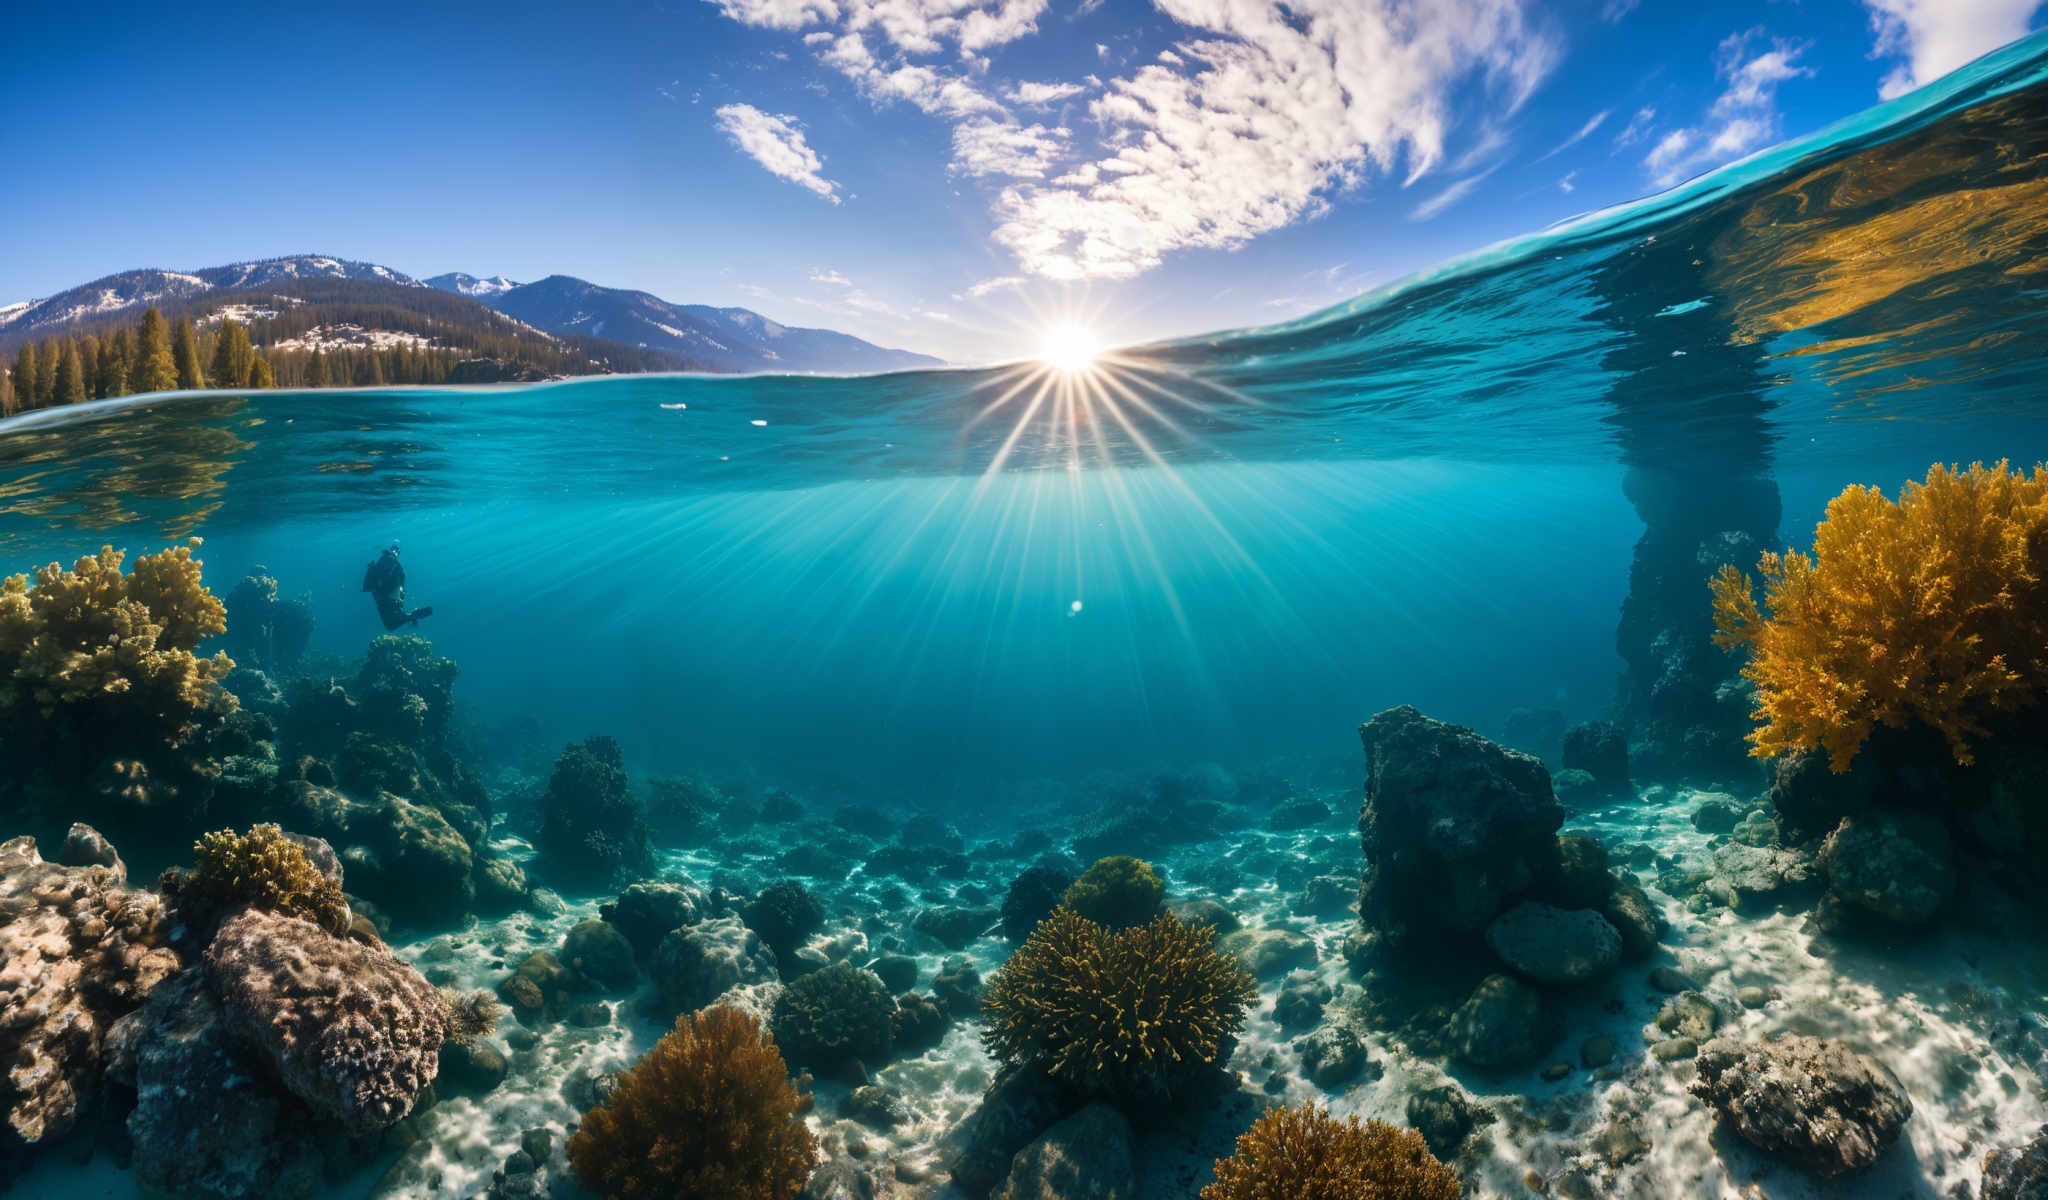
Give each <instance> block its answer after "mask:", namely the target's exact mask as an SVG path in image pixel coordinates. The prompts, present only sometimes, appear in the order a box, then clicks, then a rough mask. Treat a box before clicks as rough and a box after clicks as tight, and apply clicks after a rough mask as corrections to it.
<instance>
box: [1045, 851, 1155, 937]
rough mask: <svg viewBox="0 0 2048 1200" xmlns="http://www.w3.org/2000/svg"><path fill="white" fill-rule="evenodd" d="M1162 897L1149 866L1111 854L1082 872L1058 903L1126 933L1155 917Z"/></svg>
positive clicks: (1127, 856)
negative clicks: (1124, 930)
mask: <svg viewBox="0 0 2048 1200" xmlns="http://www.w3.org/2000/svg"><path fill="white" fill-rule="evenodd" d="M1165 896H1166V885H1165V884H1163V883H1161V882H1160V880H1159V873H1158V872H1157V871H1154V870H1153V869H1152V864H1151V863H1148V862H1144V861H1142V860H1140V859H1135V858H1132V857H1131V856H1130V855H1128V854H1112V855H1110V856H1109V857H1108V858H1104V859H1098V860H1097V861H1096V863H1095V865H1094V866H1092V867H1089V868H1088V869H1087V870H1085V871H1083V872H1081V877H1080V878H1079V879H1076V880H1075V881H1074V883H1073V886H1072V887H1069V888H1068V889H1067V893H1066V895H1065V896H1064V897H1062V898H1061V900H1060V903H1061V904H1062V905H1064V906H1066V907H1067V908H1071V909H1073V910H1074V911H1075V912H1077V913H1079V914H1081V915H1082V916H1084V917H1086V918H1088V919H1089V920H1090V921H1093V922H1095V923H1096V924H1098V925H1108V926H1110V927H1111V928H1113V929H1125V928H1129V927H1130V926H1133V925H1143V924H1145V923H1147V922H1148V921H1150V920H1152V918H1154V917H1156V916H1158V915H1159V906H1160V904H1161V902H1162V901H1163V900H1164V898H1165Z"/></svg>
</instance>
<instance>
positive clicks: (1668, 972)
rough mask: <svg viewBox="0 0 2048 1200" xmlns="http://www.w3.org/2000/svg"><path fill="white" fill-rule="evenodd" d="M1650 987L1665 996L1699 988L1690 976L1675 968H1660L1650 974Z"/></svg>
mask: <svg viewBox="0 0 2048 1200" xmlns="http://www.w3.org/2000/svg"><path fill="white" fill-rule="evenodd" d="M1650 986H1651V987H1653V988H1656V989H1657V990H1658V991H1660V992H1663V993H1664V994H1665V995H1667V996H1675V995H1677V994H1678V993H1680V992H1689V991H1692V990H1693V989H1695V988H1697V987H1699V984H1697V983H1694V982H1693V981H1692V976H1690V975H1687V974H1686V973H1685V972H1683V971H1681V970H1679V969H1678V968H1677V967H1673V966H1661V967H1658V968H1657V969H1655V970H1653V971H1651V972H1650Z"/></svg>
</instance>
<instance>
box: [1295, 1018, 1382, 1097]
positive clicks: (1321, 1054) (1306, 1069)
mask: <svg viewBox="0 0 2048 1200" xmlns="http://www.w3.org/2000/svg"><path fill="white" fill-rule="evenodd" d="M1297 1053H1298V1054H1299V1055H1300V1057H1301V1072H1302V1074H1303V1075H1305V1076H1307V1077H1308V1081H1309V1082H1310V1083H1313V1084H1315V1085H1316V1086H1317V1087H1319V1088H1322V1089H1323V1090H1324V1091H1336V1090H1337V1089H1339V1088H1341V1087H1342V1086H1343V1085H1344V1084H1346V1083H1349V1082H1350V1081H1351V1080H1353V1079H1355V1078H1357V1077H1358V1073H1359V1072H1360V1071H1362V1070H1364V1069H1365V1065H1366V1055H1365V1042H1364V1040H1363V1039H1361V1038H1360V1037H1359V1036H1358V1032H1357V1031H1356V1030H1354V1029H1352V1028H1351V1026H1349V1025H1345V1024H1337V1025H1325V1026H1323V1027H1322V1028H1321V1029H1318V1030H1316V1031H1315V1032H1314V1033H1311V1034H1309V1035H1308V1036H1307V1037H1304V1038H1302V1039H1301V1041H1300V1042H1299V1043H1297Z"/></svg>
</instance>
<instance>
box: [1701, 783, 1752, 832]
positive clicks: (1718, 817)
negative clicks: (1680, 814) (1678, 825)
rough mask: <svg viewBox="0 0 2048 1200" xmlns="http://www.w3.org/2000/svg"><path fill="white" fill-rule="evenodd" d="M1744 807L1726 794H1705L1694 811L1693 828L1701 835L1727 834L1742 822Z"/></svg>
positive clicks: (1702, 794)
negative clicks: (1737, 823)
mask: <svg viewBox="0 0 2048 1200" xmlns="http://www.w3.org/2000/svg"><path fill="white" fill-rule="evenodd" d="M1743 811H1744V810H1743V807H1742V805H1741V804H1739V803H1738V802H1737V801H1736V799H1735V797H1733V796H1731V795H1729V794H1728V793H1726V792H1703V793H1701V794H1700V802H1699V806H1698V807H1697V808H1695V809H1693V810H1692V827H1693V828H1694V829H1697V830H1699V831H1700V832H1701V833H1727V832H1728V831H1729V830H1731V829H1734V828H1735V824H1736V822H1738V821H1740V820H1742V814H1743Z"/></svg>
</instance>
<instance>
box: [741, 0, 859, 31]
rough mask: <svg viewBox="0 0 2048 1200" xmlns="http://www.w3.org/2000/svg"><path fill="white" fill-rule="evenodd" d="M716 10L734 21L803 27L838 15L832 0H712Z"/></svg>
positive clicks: (773, 27) (781, 26)
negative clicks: (716, 7)
mask: <svg viewBox="0 0 2048 1200" xmlns="http://www.w3.org/2000/svg"><path fill="white" fill-rule="evenodd" d="M712 3H715V4H717V5H718V11H719V12H722V13H724V14H725V15H726V16H728V17H731V18H732V19H733V20H735V21H743V22H745V23H746V24H748V25H762V26H766V27H767V28H769V29H802V28H803V27H804V26H806V25H809V24H810V23H811V22H813V21H830V20H834V19H836V18H837V17H838V16H839V5H838V4H836V3H834V0H712Z"/></svg>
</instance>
